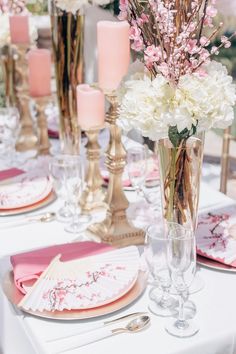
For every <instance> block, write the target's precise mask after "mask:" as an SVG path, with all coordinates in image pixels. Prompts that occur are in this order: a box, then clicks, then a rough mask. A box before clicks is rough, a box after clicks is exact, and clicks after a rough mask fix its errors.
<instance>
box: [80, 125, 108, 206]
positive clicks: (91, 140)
mask: <svg viewBox="0 0 236 354" xmlns="http://www.w3.org/2000/svg"><path fill="white" fill-rule="evenodd" d="M101 128H103V127H96V128H91V129H88V130H86V135H87V137H88V143H87V145H86V148H87V159H88V171H87V175H86V178H85V180H86V183H87V186H86V189H85V191H84V192H83V195H82V198H81V202H80V205H81V207H82V210H83V211H84V212H88V211H91V210H93V209H100V208H106V207H107V205H106V204H105V203H104V199H105V194H104V192H103V190H102V185H103V178H102V176H101V173H100V168H99V160H100V146H99V143H98V134H99V131H100V130H101Z"/></svg>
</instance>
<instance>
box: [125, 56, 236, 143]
mask: <svg viewBox="0 0 236 354" xmlns="http://www.w3.org/2000/svg"><path fill="white" fill-rule="evenodd" d="M204 69H205V75H203V76H200V75H199V74H197V73H196V74H192V75H184V76H182V77H181V78H180V81H179V83H178V85H177V86H172V85H170V84H169V82H168V81H167V80H166V79H165V78H164V77H163V76H162V75H157V77H156V78H155V79H154V80H153V81H151V79H150V78H149V77H148V76H145V74H144V73H137V74H135V75H133V76H132V77H131V78H130V80H128V81H126V82H125V83H124V85H123V86H122V87H121V90H120V93H119V98H120V119H119V120H120V124H121V126H122V127H123V129H124V130H126V131H128V130H131V129H132V128H136V129H138V130H140V131H141V132H142V134H143V135H144V136H147V137H149V138H150V139H152V140H158V139H159V138H161V137H164V136H166V135H167V132H168V129H169V127H170V126H177V128H178V131H179V132H181V131H182V130H184V129H186V128H187V129H188V130H190V129H191V127H192V125H195V126H196V125H197V127H198V130H199V131H205V130H209V129H210V128H212V127H215V128H222V129H224V128H226V127H227V126H229V125H230V124H232V121H233V119H234V112H233V106H234V104H235V102H236V86H235V85H234V84H233V82H232V78H231V76H229V75H228V74H227V70H226V68H225V67H224V66H223V65H222V64H220V63H218V62H215V61H212V62H210V63H209V64H207V65H205V67H204Z"/></svg>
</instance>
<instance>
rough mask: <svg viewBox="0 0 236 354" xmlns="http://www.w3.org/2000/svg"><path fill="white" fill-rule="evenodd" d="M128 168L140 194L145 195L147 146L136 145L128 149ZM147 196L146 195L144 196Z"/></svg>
mask: <svg viewBox="0 0 236 354" xmlns="http://www.w3.org/2000/svg"><path fill="white" fill-rule="evenodd" d="M127 162H128V165H127V169H128V175H129V179H130V182H131V184H132V186H133V187H134V189H135V190H136V191H137V194H138V195H141V196H142V197H143V196H144V192H143V189H142V188H143V185H144V182H145V179H146V174H147V151H146V147H145V146H142V145H140V146H136V147H133V148H130V149H128V151H127ZM144 197H145V196H144Z"/></svg>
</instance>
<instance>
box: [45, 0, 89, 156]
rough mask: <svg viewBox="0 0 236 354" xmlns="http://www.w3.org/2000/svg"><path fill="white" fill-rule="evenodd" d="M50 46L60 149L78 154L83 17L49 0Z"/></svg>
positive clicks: (82, 72) (82, 70)
mask: <svg viewBox="0 0 236 354" xmlns="http://www.w3.org/2000/svg"><path fill="white" fill-rule="evenodd" d="M50 14H51V27H52V47H53V53H54V62H55V72H56V81H57V95H58V104H59V110H60V140H61V150H62V151H63V152H65V153H70V154H78V153H79V148H80V146H79V145H80V128H79V125H78V122H77V107H76V86H77V85H78V84H80V83H82V82H83V81H84V55H83V52H84V16H83V15H82V14H81V12H80V10H77V11H73V12H72V11H67V10H65V9H61V8H59V6H58V5H57V1H56V0H52V1H51V9H50Z"/></svg>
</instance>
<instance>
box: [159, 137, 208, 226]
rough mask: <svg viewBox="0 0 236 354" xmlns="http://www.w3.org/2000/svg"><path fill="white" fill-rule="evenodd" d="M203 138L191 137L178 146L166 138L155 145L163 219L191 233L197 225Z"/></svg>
mask: <svg viewBox="0 0 236 354" xmlns="http://www.w3.org/2000/svg"><path fill="white" fill-rule="evenodd" d="M203 139H204V136H203V135H202V136H199V137H190V138H188V139H186V140H182V141H181V143H180V145H179V146H177V147H174V146H173V145H172V143H171V142H170V140H169V139H168V138H164V139H161V140H159V142H158V152H159V165H160V177H161V192H162V208H163V217H164V220H165V221H171V222H176V223H178V224H181V225H183V226H186V227H190V228H192V230H193V231H195V229H196V226H197V216H198V202H199V192H200V179H201V171H202V159H203V147H204V140H203Z"/></svg>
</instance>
